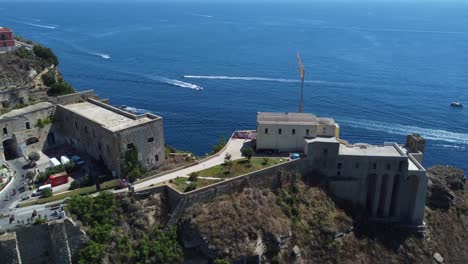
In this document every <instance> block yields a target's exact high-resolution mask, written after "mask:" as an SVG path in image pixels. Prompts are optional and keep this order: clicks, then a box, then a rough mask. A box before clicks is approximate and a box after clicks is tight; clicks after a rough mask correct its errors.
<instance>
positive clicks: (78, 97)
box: [49, 90, 97, 105]
mask: <svg viewBox="0 0 468 264" xmlns="http://www.w3.org/2000/svg"><path fill="white" fill-rule="evenodd" d="M85 98H95V99H96V98H97V95H96V93H95V92H94V91H93V90H87V91H82V92H76V93H72V94H66V95H61V96H57V97H50V98H49V101H50V102H51V103H54V104H61V105H67V104H72V103H78V102H81V101H83V100H84V99H85Z"/></svg>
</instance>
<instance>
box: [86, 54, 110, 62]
mask: <svg viewBox="0 0 468 264" xmlns="http://www.w3.org/2000/svg"><path fill="white" fill-rule="evenodd" d="M89 54H91V55H95V56H98V57H101V58H103V59H105V60H108V59H110V58H111V56H110V55H109V54H105V53H97V52H89Z"/></svg>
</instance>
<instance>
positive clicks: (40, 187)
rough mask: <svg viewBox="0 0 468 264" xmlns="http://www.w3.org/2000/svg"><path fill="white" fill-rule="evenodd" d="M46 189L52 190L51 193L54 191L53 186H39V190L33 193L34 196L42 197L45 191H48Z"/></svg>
mask: <svg viewBox="0 0 468 264" xmlns="http://www.w3.org/2000/svg"><path fill="white" fill-rule="evenodd" d="M46 189H50V191H52V185H51V184H45V185H42V186H39V188H37V190H35V191H34V192H33V193H32V196H41V195H42V192H43V191H44V190H46Z"/></svg>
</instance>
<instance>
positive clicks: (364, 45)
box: [0, 1, 468, 170]
mask: <svg viewBox="0 0 468 264" xmlns="http://www.w3.org/2000/svg"><path fill="white" fill-rule="evenodd" d="M421 2H422V1H421ZM441 2H442V1H441ZM467 14H468V2H466V3H463V2H462V1H460V2H458V3H456V2H452V3H401V2H400V3H373V2H371V1H369V2H368V3H366V2H359V3H337V2H333V3H327V2H314V1H311V2H309V3H294V4H285V3H283V4H281V3H275V4H271V3H270V4H267V3H263V4H259V3H257V4H254V3H238V4H232V3H224V4H223V3H202V4H194V3H15V2H10V3H8V2H7V3H2V4H1V5H0V25H3V26H6V27H11V28H13V29H14V30H15V33H16V34H18V35H21V36H24V37H25V38H28V39H31V40H34V41H36V42H39V43H42V44H44V45H46V46H48V47H50V48H52V49H53V50H54V52H55V53H56V54H57V55H58V57H59V59H60V68H61V70H62V72H63V74H64V76H65V78H66V80H67V81H69V82H70V83H71V84H72V85H73V86H74V87H76V88H77V89H78V90H86V89H94V90H95V91H96V92H97V93H98V94H99V95H100V96H101V97H103V98H109V99H110V102H111V103H112V104H114V105H116V106H120V105H127V106H129V107H134V108H136V109H139V110H140V111H148V112H153V113H155V114H158V115H161V116H162V117H163V118H164V127H165V138H166V142H167V143H168V144H170V145H173V146H175V147H177V148H179V149H184V150H190V151H193V152H195V153H197V154H199V155H203V154H205V153H207V152H209V151H210V149H211V146H212V145H213V144H215V142H216V141H217V140H218V138H219V137H220V136H225V137H228V136H229V135H230V134H231V133H232V131H233V130H236V129H255V126H256V113H257V112H259V111H275V112H278V111H280V112H295V111H298V104H299V96H300V83H299V72H298V66H297V61H296V53H297V52H300V54H301V56H302V60H303V63H304V67H305V71H306V83H305V92H304V93H305V106H304V110H305V112H311V113H315V114H317V115H318V116H324V117H333V118H335V120H336V121H337V122H338V123H339V124H340V126H341V137H342V138H343V139H346V140H349V141H350V142H351V143H358V142H367V143H373V144H382V143H383V142H392V141H396V142H401V143H404V142H405V136H406V134H408V133H413V132H414V133H419V134H421V135H422V136H424V137H425V138H426V139H427V147H426V154H425V159H424V165H425V166H431V165H434V164H450V165H455V166H458V167H461V168H463V169H465V170H468V162H467V161H468V107H465V108H462V109H456V108H452V107H450V106H449V104H450V102H452V101H454V100H461V101H464V103H465V105H466V106H468V90H467V89H468V15H467Z"/></svg>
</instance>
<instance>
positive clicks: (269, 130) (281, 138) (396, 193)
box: [257, 113, 428, 227]
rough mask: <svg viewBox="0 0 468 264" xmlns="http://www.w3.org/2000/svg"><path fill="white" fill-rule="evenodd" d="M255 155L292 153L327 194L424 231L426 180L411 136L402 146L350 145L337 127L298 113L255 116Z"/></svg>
mask: <svg viewBox="0 0 468 264" xmlns="http://www.w3.org/2000/svg"><path fill="white" fill-rule="evenodd" d="M257 118H258V119H257V149H260V150H262V149H270V150H275V151H296V152H302V153H304V155H305V156H306V157H305V158H306V159H307V163H308V168H309V170H310V171H313V172H314V175H321V176H322V177H324V178H325V179H326V182H327V183H328V187H329V190H330V192H331V193H332V194H333V195H334V196H335V197H336V198H339V199H341V200H343V201H346V202H347V203H349V204H351V205H352V206H354V207H356V208H360V209H361V210H363V211H365V212H366V214H367V215H368V216H369V218H370V219H371V220H375V221H385V222H395V223H399V224H402V225H410V226H412V227H420V226H424V207H425V199H426V192H427V184H428V178H427V175H426V170H425V169H424V167H423V166H422V165H421V163H422V159H423V151H424V147H425V140H424V139H423V138H422V137H421V136H419V135H409V136H408V137H407V142H406V144H405V145H399V144H397V143H384V144H383V145H380V146H375V145H369V144H355V145H351V144H349V143H348V142H346V141H344V140H341V139H339V137H338V136H339V125H338V124H336V123H335V122H334V121H333V119H328V118H327V119H321V118H317V117H316V116H314V115H312V114H302V113H294V114H291V113H258V116H257Z"/></svg>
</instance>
